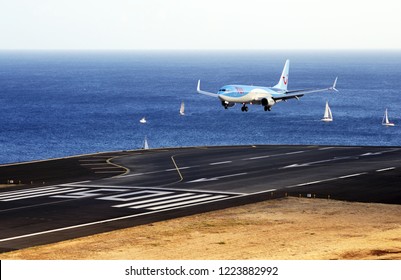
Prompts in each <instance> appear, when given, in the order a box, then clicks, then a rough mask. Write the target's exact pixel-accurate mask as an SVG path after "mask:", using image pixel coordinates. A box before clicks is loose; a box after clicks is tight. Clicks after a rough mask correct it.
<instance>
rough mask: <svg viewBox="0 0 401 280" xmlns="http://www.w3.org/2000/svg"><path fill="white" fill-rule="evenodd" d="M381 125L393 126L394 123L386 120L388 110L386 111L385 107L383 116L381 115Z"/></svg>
mask: <svg viewBox="0 0 401 280" xmlns="http://www.w3.org/2000/svg"><path fill="white" fill-rule="evenodd" d="M382 125H385V126H394V123H392V122H390V121H389V120H388V112H387V108H386V111H384V116H383V120H382Z"/></svg>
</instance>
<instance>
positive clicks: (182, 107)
mask: <svg viewBox="0 0 401 280" xmlns="http://www.w3.org/2000/svg"><path fill="white" fill-rule="evenodd" d="M184 111H185V104H184V101H182V102H181V107H180V115H181V116H184V115H185V112H184Z"/></svg>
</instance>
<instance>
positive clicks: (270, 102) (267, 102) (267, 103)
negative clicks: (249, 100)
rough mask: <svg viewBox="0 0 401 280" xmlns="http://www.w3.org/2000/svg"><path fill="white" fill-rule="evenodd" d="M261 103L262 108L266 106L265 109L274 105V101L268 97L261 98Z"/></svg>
mask: <svg viewBox="0 0 401 280" xmlns="http://www.w3.org/2000/svg"><path fill="white" fill-rule="evenodd" d="M261 102H262V105H263V106H265V107H266V106H267V107H271V106H273V105H274V104H276V101H274V100H273V98H271V97H268V98H263V99H262V100H261Z"/></svg>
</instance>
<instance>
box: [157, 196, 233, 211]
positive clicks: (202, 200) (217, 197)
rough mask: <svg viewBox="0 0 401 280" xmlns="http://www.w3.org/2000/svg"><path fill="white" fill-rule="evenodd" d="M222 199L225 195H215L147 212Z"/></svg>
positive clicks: (158, 207)
mask: <svg viewBox="0 0 401 280" xmlns="http://www.w3.org/2000/svg"><path fill="white" fill-rule="evenodd" d="M223 197H226V196H225V195H216V196H212V197H206V198H200V199H193V200H187V201H184V202H179V203H173V204H167V205H163V206H157V207H151V208H149V210H160V209H166V208H171V207H176V206H181V205H188V204H192V203H197V202H204V201H209V200H213V199H219V198H223ZM192 198H193V197H192Z"/></svg>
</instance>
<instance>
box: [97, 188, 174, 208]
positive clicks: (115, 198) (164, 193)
mask: <svg viewBox="0 0 401 280" xmlns="http://www.w3.org/2000/svg"><path fill="white" fill-rule="evenodd" d="M142 193H143V192H142ZM170 193H171V192H158V193H152V194H147V195H140V196H137V197H132V198H129V199H127V200H125V201H132V200H139V199H145V198H150V197H155V196H161V195H166V194H170ZM113 198H114V199H113ZM98 199H101V200H108V201H110V200H111V201H118V197H117V195H116V196H113V197H100V198H98ZM121 200H122V199H121ZM121 200H120V201H121ZM132 203H134V202H129V203H125V204H119V205H115V206H113V207H116V208H121V207H127V206H130V205H132ZM135 203H136V202H135Z"/></svg>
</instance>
